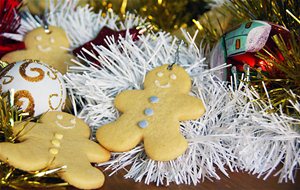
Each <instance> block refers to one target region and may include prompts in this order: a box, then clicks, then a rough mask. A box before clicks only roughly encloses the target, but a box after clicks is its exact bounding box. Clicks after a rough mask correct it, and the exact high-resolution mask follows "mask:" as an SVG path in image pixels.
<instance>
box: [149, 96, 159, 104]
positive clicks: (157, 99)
mask: <svg viewBox="0 0 300 190" xmlns="http://www.w3.org/2000/svg"><path fill="white" fill-rule="evenodd" d="M149 100H150V102H151V103H157V102H159V98H158V97H157V96H151V97H150V98H149Z"/></svg>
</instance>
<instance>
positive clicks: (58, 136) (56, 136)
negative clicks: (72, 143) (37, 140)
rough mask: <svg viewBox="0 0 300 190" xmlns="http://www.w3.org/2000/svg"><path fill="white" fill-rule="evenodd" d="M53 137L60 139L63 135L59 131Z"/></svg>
mask: <svg viewBox="0 0 300 190" xmlns="http://www.w3.org/2000/svg"><path fill="white" fill-rule="evenodd" d="M54 137H55V138H56V139H58V140H61V139H62V138H63V137H64V135H63V134H60V133H55V135H54Z"/></svg>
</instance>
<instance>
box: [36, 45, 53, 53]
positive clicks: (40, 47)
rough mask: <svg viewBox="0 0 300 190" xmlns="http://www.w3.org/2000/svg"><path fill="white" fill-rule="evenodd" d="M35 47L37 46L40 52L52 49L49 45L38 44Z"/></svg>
mask: <svg viewBox="0 0 300 190" xmlns="http://www.w3.org/2000/svg"><path fill="white" fill-rule="evenodd" d="M37 48H38V49H39V50H40V51H41V52H48V51H51V50H52V48H51V47H43V46H42V45H38V46H37Z"/></svg>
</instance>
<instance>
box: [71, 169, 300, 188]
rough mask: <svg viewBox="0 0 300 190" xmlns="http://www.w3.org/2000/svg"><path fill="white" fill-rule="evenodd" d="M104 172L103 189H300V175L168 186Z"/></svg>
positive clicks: (233, 177)
mask: <svg viewBox="0 0 300 190" xmlns="http://www.w3.org/2000/svg"><path fill="white" fill-rule="evenodd" d="M104 173H105V175H106V181H105V184H104V186H103V187H102V188H100V189H101V190H235V189H236V190H300V176H299V175H298V176H297V178H296V182H295V183H294V184H293V183H291V182H289V183H278V177H270V178H268V179H267V180H265V181H264V180H263V179H257V178H256V176H253V175H249V174H247V173H243V172H239V173H237V172H235V173H230V178H227V177H226V176H221V180H215V181H214V182H211V181H209V180H207V179H205V181H204V182H203V183H200V184H198V185H197V186H194V185H175V184H172V185H170V186H168V187H165V186H159V187H157V186H155V184H150V185H145V184H144V183H136V182H134V181H133V180H131V179H124V178H123V175H124V173H125V172H124V171H121V172H119V173H117V174H115V175H113V176H111V177H108V174H109V172H104ZM298 174H299V172H298ZM220 175H221V174H220ZM68 190H75V188H68Z"/></svg>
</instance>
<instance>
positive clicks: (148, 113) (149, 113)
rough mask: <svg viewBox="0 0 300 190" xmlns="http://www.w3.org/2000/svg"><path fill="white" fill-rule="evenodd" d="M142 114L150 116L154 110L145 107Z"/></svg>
mask: <svg viewBox="0 0 300 190" xmlns="http://www.w3.org/2000/svg"><path fill="white" fill-rule="evenodd" d="M144 114H145V115H146V116H151V115H153V114H154V111H153V109H151V108H146V109H145V110H144Z"/></svg>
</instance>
